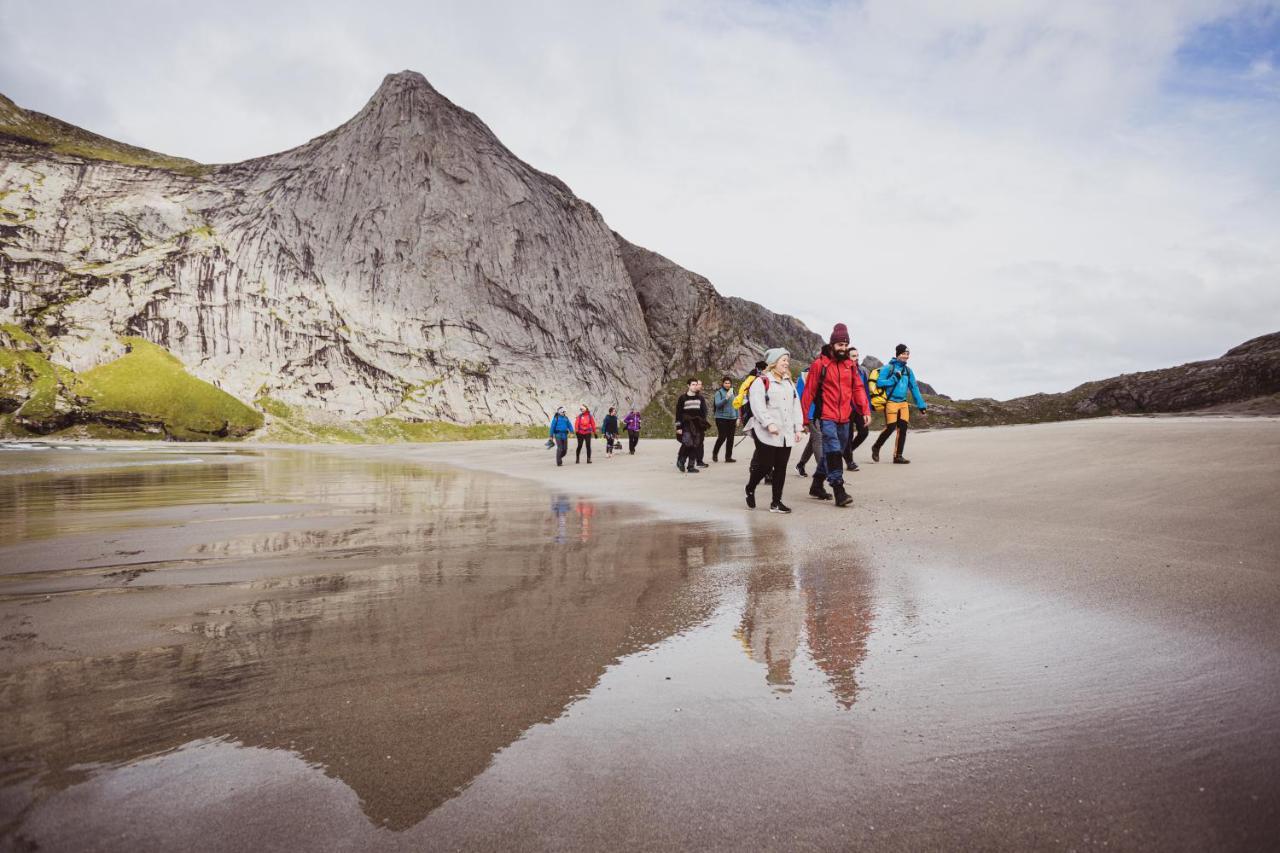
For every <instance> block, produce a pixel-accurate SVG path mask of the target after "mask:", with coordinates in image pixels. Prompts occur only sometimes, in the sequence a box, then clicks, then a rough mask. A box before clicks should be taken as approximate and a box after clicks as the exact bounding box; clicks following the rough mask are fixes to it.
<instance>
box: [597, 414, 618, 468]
mask: <svg viewBox="0 0 1280 853" xmlns="http://www.w3.org/2000/svg"><path fill="white" fill-rule="evenodd" d="M600 432H601V433H603V434H604V455H605V458H606V459H610V458H612V457H613V448H615V447H621V446H622V444H621V442H619V441H618V410H617V408H616V407H614V406H610V407H609V414H607V415H605V416H604V423H603V424H601V425H600Z"/></svg>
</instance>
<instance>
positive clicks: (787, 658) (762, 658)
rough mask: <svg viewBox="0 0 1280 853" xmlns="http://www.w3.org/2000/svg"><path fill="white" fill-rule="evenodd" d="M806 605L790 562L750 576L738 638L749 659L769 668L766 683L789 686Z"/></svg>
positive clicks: (757, 570) (768, 566) (772, 566)
mask: <svg viewBox="0 0 1280 853" xmlns="http://www.w3.org/2000/svg"><path fill="white" fill-rule="evenodd" d="M803 625H804V602H803V600H802V599H801V593H800V589H799V588H798V587H797V585H796V582H795V577H794V574H793V572H792V570H791V564H790V563H789V562H782V563H771V564H768V565H765V566H761V567H760V568H757V569H754V570H753V571H752V572H751V574H750V575H749V576H748V577H747V603H746V607H745V608H744V609H743V612H742V624H741V625H740V626H739V628H738V633H737V637H738V639H739V640H741V641H742V645H743V647H744V648H745V649H746V651H747V654H748V656H750V658H751V659H752V660H753V661H756V662H757V663H762V664H764V665H765V667H766V669H767V673H766V675H765V681H767V682H768V683H769V684H770V685H773V686H774V688H775V689H776V688H779V687H790V686H791V685H792V684H794V683H795V682H794V681H793V680H792V678H791V659H792V658H794V657H795V654H796V649H797V648H799V646H800V631H801V629H802V628H803Z"/></svg>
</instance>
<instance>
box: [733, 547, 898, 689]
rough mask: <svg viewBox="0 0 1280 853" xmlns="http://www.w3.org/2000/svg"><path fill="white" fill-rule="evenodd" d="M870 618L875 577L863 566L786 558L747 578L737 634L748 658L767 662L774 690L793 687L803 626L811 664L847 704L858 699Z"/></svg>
mask: <svg viewBox="0 0 1280 853" xmlns="http://www.w3.org/2000/svg"><path fill="white" fill-rule="evenodd" d="M873 618H874V613H873V611H872V589H871V585H870V581H869V579H867V578H866V577H865V575H864V570H862V569H861V568H860V567H858V566H856V565H853V564H842V563H839V562H837V561H835V560H821V561H818V560H808V561H806V562H805V563H803V564H802V565H801V566H800V567H799V569H798V571H797V569H795V568H794V567H793V566H792V565H791V563H790V562H788V561H769V562H768V563H766V564H764V565H761V566H758V567H757V568H755V569H753V570H752V572H751V574H750V575H749V576H748V578H747V598H746V605H745V607H744V609H743V614H742V623H741V625H740V627H739V629H738V638H739V639H740V640H741V641H742V643H743V645H744V647H745V648H746V651H747V654H748V655H749V656H750V657H751V659H752V660H754V661H757V662H759V663H762V664H764V665H765V667H766V676H765V680H766V681H767V682H768V683H769V684H770V685H773V686H774V689H780V688H783V687H785V688H790V687H791V686H792V685H793V684H794V681H793V679H792V675H791V661H792V659H793V658H794V657H795V654H796V651H797V650H798V649H799V647H800V639H801V631H804V632H805V635H806V638H807V640H808V646H809V653H810V655H811V656H812V657H813V660H814V663H816V664H817V666H818V668H819V669H821V670H822V672H823V673H825V674H826V676H827V682H828V684H829V685H830V688H831V692H832V694H833V695H834V697H835V700H836V702H837V703H838V704H839V705H840V706H841V707H842V708H845V709H846V710H847V709H849V708H852V707H853V704H854V702H855V701H857V695H858V683H857V671H858V667H859V666H861V664H862V661H863V660H864V659H865V658H866V656H867V638H868V637H869V636H870V635H871V627H872V622H873Z"/></svg>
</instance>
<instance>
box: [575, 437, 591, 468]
mask: <svg viewBox="0 0 1280 853" xmlns="http://www.w3.org/2000/svg"><path fill="white" fill-rule="evenodd" d="M584 444H585V445H586V446H587V461H588V462H590V461H591V436H589V435H579V436H578V452H577V454H576V455H575V456H574V458H573V461H574V462H581V461H582V445H584Z"/></svg>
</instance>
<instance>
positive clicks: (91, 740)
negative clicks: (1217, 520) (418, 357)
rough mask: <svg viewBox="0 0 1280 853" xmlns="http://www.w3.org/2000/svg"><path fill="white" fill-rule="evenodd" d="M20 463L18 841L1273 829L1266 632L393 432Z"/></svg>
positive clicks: (13, 802)
mask: <svg viewBox="0 0 1280 853" xmlns="http://www.w3.org/2000/svg"><path fill="white" fill-rule="evenodd" d="M64 454H65V455H64ZM76 454H80V455H76ZM38 456H44V457H51V458H50V459H49V461H47V462H43V463H38V462H36V461H35V457H38ZM10 460H13V461H12V462H10ZM82 460H87V461H82ZM6 466H7V468H6ZM37 469H39V470H37ZM3 470H8V471H11V472H12V471H21V472H22V473H18V474H13V473H10V474H4V473H0V519H3V520H2V521H0V620H2V621H0V626H2V627H3V639H2V640H0V655H2V657H0V661H2V662H3V666H0V713H3V718H4V720H5V725H4V728H3V734H0V762H2V764H0V814H2V815H3V823H2V825H0V833H2V835H0V843H3V844H4V845H5V846H6V847H8V848H12V849H26V847H27V846H29V845H32V844H35V845H39V848H40V849H107V850H171V849H177V848H180V847H192V846H194V847H198V848H200V849H247V848H249V849H252V848H256V849H307V850H314V849H360V848H375V849H377V848H387V849H392V848H407V849H422V848H424V847H426V848H431V847H436V846H439V847H448V848H456V847H461V848H467V849H477V848H511V847H525V848H557V849H565V848H578V849H584V848H590V849H598V848H603V847H609V848H653V847H679V848H687V847H697V848H723V849H729V848H733V849H741V848H743V847H751V848H776V849H797V848H820V849H845V848H849V847H867V848H875V849H903V850H918V849H926V848H932V847H946V848H957V847H959V848H963V847H981V848H1001V849H1027V848H1058V847H1063V848H1078V847H1085V846H1094V845H1097V846H1102V845H1104V844H1105V845H1106V846H1108V847H1119V848H1122V849H1124V848H1138V847H1144V848H1150V847H1160V848H1163V849H1197V850H1203V849H1263V848H1265V847H1266V846H1267V842H1269V841H1271V840H1274V839H1275V838H1276V834H1275V833H1276V829H1277V826H1278V824H1277V817H1276V814H1277V811H1276V810H1277V790H1278V788H1280V786H1278V785H1277V781H1278V780H1277V775H1276V773H1277V771H1276V768H1277V767H1280V762H1278V759H1280V739H1278V738H1277V737H1276V735H1277V733H1278V732H1280V710H1278V709H1280V705H1278V704H1277V702H1275V701H1274V700H1275V699H1276V698H1277V695H1278V694H1280V691H1277V685H1280V675H1278V671H1277V660H1276V655H1275V650H1274V648H1273V647H1261V648H1260V647H1254V646H1250V645H1248V644H1243V643H1240V642H1234V641H1229V640H1227V639H1223V638H1221V637H1215V636H1212V635H1206V634H1204V633H1196V632H1194V631H1174V630H1171V629H1169V628H1168V627H1167V626H1164V625H1161V624H1159V623H1153V622H1145V621H1143V620H1141V619H1122V618H1119V617H1117V616H1116V615H1115V614H1114V613H1109V612H1105V611H1100V610H1091V609H1089V608H1087V607H1084V606H1082V605H1080V604H1078V603H1071V602H1065V601H1061V600H1056V599H1051V598H1044V597H1040V596H1037V595H1035V594H1034V593H1031V592H1029V591H1027V590H1026V589H1025V588H1018V587H1012V586H1002V585H1000V584H997V583H993V582H992V581H991V580H989V579H987V578H984V577H983V576H982V575H981V574H980V572H978V571H976V570H975V568H974V567H966V566H961V565H953V564H948V563H947V562H945V559H944V558H939V561H938V562H936V563H935V564H930V565H927V566H919V565H916V566H912V567H910V568H909V569H907V568H897V567H895V566H894V565H892V564H890V565H877V564H874V563H873V562H871V561H870V560H869V559H868V558H867V557H866V556H865V555H863V554H861V553H860V552H859V551H858V549H857V548H856V547H855V546H853V545H852V544H851V545H849V546H848V547H845V548H840V549H831V550H828V551H824V552H822V553H821V554H820V555H818V556H813V555H812V553H811V551H808V550H801V549H798V548H796V547H794V546H796V545H798V544H800V543H797V542H792V541H789V540H788V537H787V534H786V532H785V530H783V529H780V528H777V527H771V528H764V527H762V526H757V527H754V528H751V527H747V526H745V525H740V526H735V525H728V524H717V525H710V524H681V523H679V522H673V521H670V520H660V519H658V518H656V517H655V516H652V515H650V514H648V513H647V512H645V511H644V510H642V509H638V508H636V507H634V506H631V505H628V504H625V503H612V502H600V501H588V500H580V499H577V498H574V497H572V496H568V495H562V494H553V493H548V492H545V491H543V490H541V489H540V488H538V487H535V486H533V485H529V484H525V483H521V482H519V481H512V480H510V479H507V478H498V477H493V476H488V475H481V474H473V473H468V472H463V471H457V470H449V469H430V468H424V467H420V466H416V465H409V464H403V463H400V462H397V461H388V460H387V459H386V458H379V459H377V460H370V459H367V458H362V457H360V456H358V455H354V454H350V455H344V454H339V453H319V452H306V451H275V450H268V451H240V450H229V451H217V452H208V451H203V450H201V451H197V452H194V453H192V452H189V451H156V450H151V449H147V450H141V451H138V452H133V451H128V450H118V451H111V452H110V453H99V454H97V455H90V454H84V453H81V452H80V451H75V450H72V451H65V452H64V451H61V450H39V449H26V450H9V451H6V452H5V453H2V454H0V471H3ZM780 530H782V532H781V533H780V532H779V531H780Z"/></svg>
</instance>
